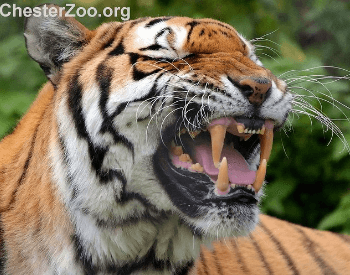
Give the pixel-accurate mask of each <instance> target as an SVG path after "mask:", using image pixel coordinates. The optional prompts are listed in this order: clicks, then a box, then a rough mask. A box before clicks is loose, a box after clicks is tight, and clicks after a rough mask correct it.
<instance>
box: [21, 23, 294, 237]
mask: <svg viewBox="0 0 350 275" xmlns="http://www.w3.org/2000/svg"><path fill="white" fill-rule="evenodd" d="M35 20H36V19H33V20H32V21H28V23H27V32H26V38H27V45H28V50H29V53H30V54H31V56H32V57H33V58H34V59H36V60H37V61H38V62H39V63H40V64H41V66H42V67H43V68H44V70H45V72H46V74H47V75H48V77H49V79H50V80H51V81H52V83H54V85H55V86H56V89H57V91H58V96H57V99H58V100H57V105H56V108H57V126H58V135H59V137H60V138H61V142H62V146H63V147H64V148H67V147H68V150H67V151H68V153H66V155H67V160H66V161H68V163H69V165H68V166H69V167H70V169H69V171H67V172H68V173H69V174H71V175H79V182H73V186H74V185H75V186H76V187H75V189H74V188H73V189H72V191H71V193H72V192H73V191H74V192H75V193H78V194H79V193H80V192H82V193H84V194H85V195H84V196H82V198H84V197H85V198H86V197H88V198H91V197H92V198H93V199H92V200H88V201H87V202H86V201H84V199H79V195H77V194H75V196H76V197H77V201H78V202H76V204H79V207H84V208H86V209H89V211H93V212H94V211H96V212H101V213H103V214H105V215H106V216H108V217H109V216H110V215H111V214H112V213H113V214H112V216H113V219H115V218H116V217H120V216H123V215H124V213H123V214H121V213H119V207H116V208H114V207H112V208H111V205H115V206H117V205H118V200H122V199H123V198H124V197H125V196H128V194H137V196H136V195H133V199H134V200H135V201H136V202H135V204H134V206H133V207H134V209H133V210H132V211H130V213H132V212H133V211H134V214H135V213H137V215H141V216H142V215H143V214H145V212H147V211H149V209H148V208H150V209H153V210H152V211H165V212H172V213H176V214H177V215H179V217H180V218H181V219H182V220H183V221H184V222H185V223H186V224H188V225H189V226H191V227H192V228H194V229H195V230H196V231H198V232H200V233H201V234H208V235H212V236H217V235H218V236H231V235H237V234H242V233H247V232H249V231H251V230H252V229H253V227H254V225H255V224H256V222H257V215H258V206H257V203H258V201H259V197H260V196H261V194H262V191H261V189H260V188H261V185H262V181H263V179H264V176H265V172H266V162H267V161H268V158H269V154H270V151H271V147H272V138H273V132H274V131H276V130H277V129H279V128H280V127H281V126H282V125H283V123H284V121H285V120H286V118H287V115H288V112H289V111H290V109H291V104H290V101H291V94H290V93H289V92H288V91H287V90H286V84H285V83H284V82H283V81H282V80H280V79H278V78H277V77H275V76H274V75H273V74H272V73H271V72H270V71H269V70H268V69H266V68H264V67H263V65H262V63H261V62H260V61H259V60H258V58H257V57H256V55H255V54H254V48H253V46H252V45H251V44H250V43H249V42H248V41H247V40H246V39H244V38H243V37H242V36H241V35H240V34H238V33H237V31H236V30H235V29H234V28H232V27H231V26H229V25H227V24H224V23H221V22H218V21H215V20H211V19H198V20H193V19H190V18H179V17H165V18H155V19H146V18H145V19H139V20H135V21H130V22H127V23H109V24H104V25H102V26H101V27H100V28H98V29H97V30H95V31H93V32H90V31H87V30H86V29H85V28H84V27H83V26H81V25H78V23H76V22H73V20H66V19H55V21H54V22H55V24H54V23H52V22H51V25H50V23H49V24H47V25H46V29H44V28H42V29H41V34H40V35H41V38H42V42H41V43H42V44H44V43H45V46H46V49H43V51H45V50H46V51H48V52H49V53H48V54H46V55H44V54H43V53H42V52H40V53H38V52H35V49H34V47H33V46H34V42H35V43H37V42H38V40H37V38H36V37H34V36H35V33H34V31H31V28H34V24H35V23H36V22H35ZM51 21H53V20H51ZM47 22H50V21H49V20H47ZM57 26H59V28H60V27H61V28H63V27H64V28H66V29H69V30H70V31H71V33H72V35H71V36H72V37H68V36H67V37H65V35H66V34H65V33H63V32H60V31H61V30H60V29H59V28H58V30H54V28H55V27H56V28H57ZM55 35H56V36H55ZM70 39H72V40H74V39H75V41H73V42H72V41H70ZM64 40H66V41H64ZM62 41H63V42H62ZM68 42H69V43H68ZM62 43H66V44H67V45H65V46H64V45H62ZM32 48H33V49H32ZM43 48H44V47H43ZM38 55H40V56H38ZM44 58H48V60H41V59H44ZM66 117H69V118H70V119H69V120H67V119H66ZM62 118H64V119H62ZM69 147H71V148H69ZM69 152H75V153H74V154H71V153H69ZM82 156H85V157H83V159H81V158H82ZM82 167H84V168H82ZM82 182H84V183H82ZM74 183H75V184H74ZM101 184H102V185H103V186H105V187H106V186H109V187H108V188H107V187H106V189H108V190H109V191H110V192H111V194H105V193H104V192H105V190H103V191H101V192H102V193H101V192H99V191H98V192H97V194H98V195H95V196H94V195H93V193H95V192H96V190H94V187H95V186H100V185H101ZM61 188H63V187H62V186H61ZM64 193H65V197H66V201H71V196H72V194H69V192H68V193H67V192H66V191H65V192H64ZM96 196H100V197H101V198H102V197H105V198H104V199H107V201H106V202H105V203H103V202H102V200H100V199H98V198H97V197H96ZM116 199H117V200H116ZM139 200H140V203H139ZM70 203H71V202H70ZM140 205H142V207H140ZM131 208H132V207H131ZM92 209H94V210H92ZM130 210H131V209H130ZM101 213H99V214H101ZM96 214H97V213H96ZM106 219H107V217H106Z"/></svg>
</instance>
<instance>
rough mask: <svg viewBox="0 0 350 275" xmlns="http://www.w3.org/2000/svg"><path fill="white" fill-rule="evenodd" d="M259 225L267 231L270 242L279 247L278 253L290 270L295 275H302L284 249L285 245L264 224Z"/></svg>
mask: <svg viewBox="0 0 350 275" xmlns="http://www.w3.org/2000/svg"><path fill="white" fill-rule="evenodd" d="M259 225H260V227H261V228H262V229H263V230H264V231H265V233H266V234H267V235H268V236H269V238H270V240H271V241H272V242H273V243H274V244H275V245H276V246H277V249H278V251H279V252H280V254H282V256H283V258H284V259H285V260H286V262H287V264H288V266H289V268H290V269H291V271H293V274H300V272H299V271H298V269H297V267H296V266H295V263H294V262H293V260H292V258H291V257H290V255H289V254H288V253H287V251H286V250H285V249H284V247H283V245H282V244H281V243H280V242H279V241H278V240H277V239H276V237H275V236H274V235H273V234H272V233H271V231H270V230H269V229H268V228H267V227H266V226H265V225H264V224H263V223H262V222H260V224H259Z"/></svg>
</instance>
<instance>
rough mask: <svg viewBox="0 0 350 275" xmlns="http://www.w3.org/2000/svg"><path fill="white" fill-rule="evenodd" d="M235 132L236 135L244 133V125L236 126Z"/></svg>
mask: <svg viewBox="0 0 350 275" xmlns="http://www.w3.org/2000/svg"><path fill="white" fill-rule="evenodd" d="M237 131H238V133H240V134H243V133H244V125H242V124H237Z"/></svg>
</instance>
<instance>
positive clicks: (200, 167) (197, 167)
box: [190, 162, 204, 173]
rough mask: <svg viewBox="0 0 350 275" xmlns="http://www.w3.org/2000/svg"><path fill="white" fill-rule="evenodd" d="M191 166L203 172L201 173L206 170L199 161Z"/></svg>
mask: <svg viewBox="0 0 350 275" xmlns="http://www.w3.org/2000/svg"><path fill="white" fill-rule="evenodd" d="M190 168H191V169H192V170H194V171H197V172H201V173H203V171H204V168H203V167H202V165H200V164H199V163H198V162H197V163H196V164H192V165H191V167H190Z"/></svg>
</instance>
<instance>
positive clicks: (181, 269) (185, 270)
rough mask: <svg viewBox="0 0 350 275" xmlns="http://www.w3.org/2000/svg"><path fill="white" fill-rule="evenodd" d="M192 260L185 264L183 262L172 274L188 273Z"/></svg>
mask: <svg viewBox="0 0 350 275" xmlns="http://www.w3.org/2000/svg"><path fill="white" fill-rule="evenodd" d="M193 265H194V262H193V261H190V262H188V263H187V264H184V265H183V266H181V267H178V268H176V270H175V272H174V273H173V274H174V275H188V274H189V271H190V269H191V268H192V267H193Z"/></svg>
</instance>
